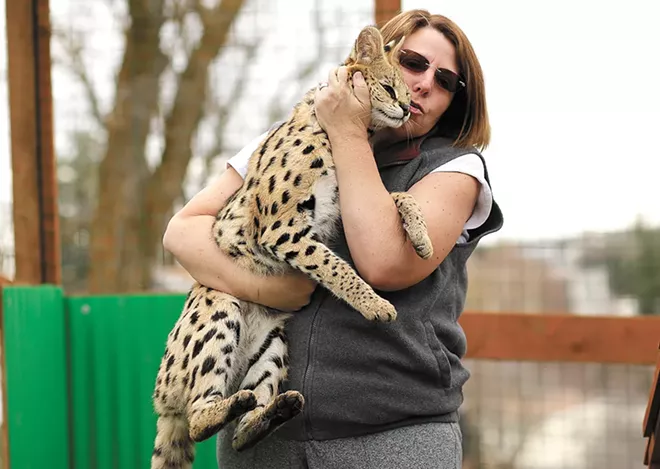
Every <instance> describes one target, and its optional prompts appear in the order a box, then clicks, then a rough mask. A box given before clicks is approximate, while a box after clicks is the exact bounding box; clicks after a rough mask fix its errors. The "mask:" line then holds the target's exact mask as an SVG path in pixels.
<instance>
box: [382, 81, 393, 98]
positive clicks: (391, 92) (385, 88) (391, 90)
mask: <svg viewBox="0 0 660 469" xmlns="http://www.w3.org/2000/svg"><path fill="white" fill-rule="evenodd" d="M381 86H382V87H383V89H384V90H385V91H387V93H388V94H389V95H390V96H391V97H392V99H396V91H394V88H392V87H391V86H390V85H383V84H382V83H381Z"/></svg>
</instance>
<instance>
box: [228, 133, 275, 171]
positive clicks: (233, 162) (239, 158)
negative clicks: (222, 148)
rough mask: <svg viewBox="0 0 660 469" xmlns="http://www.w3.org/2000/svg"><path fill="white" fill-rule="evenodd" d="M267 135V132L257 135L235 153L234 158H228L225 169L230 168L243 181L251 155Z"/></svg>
mask: <svg viewBox="0 0 660 469" xmlns="http://www.w3.org/2000/svg"><path fill="white" fill-rule="evenodd" d="M267 135H268V132H265V133H263V134H261V135H259V136H258V137H257V138H255V139H254V140H252V141H250V142H249V143H248V144H247V145H245V146H244V147H243V148H242V149H241V151H239V152H238V153H236V154H235V155H234V156H232V157H231V158H229V160H228V161H227V167H229V166H231V167H232V168H234V169H235V170H236V172H237V173H238V174H240V175H241V177H242V178H243V179H245V175H246V174H247V171H248V163H249V162H250V157H251V156H252V153H254V151H255V150H256V149H257V148H258V147H259V145H260V144H261V142H263V140H264V138H266V136H267Z"/></svg>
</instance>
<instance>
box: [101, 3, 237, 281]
mask: <svg viewBox="0 0 660 469" xmlns="http://www.w3.org/2000/svg"><path fill="white" fill-rule="evenodd" d="M243 3H244V0H224V1H222V2H221V3H220V5H219V6H217V7H216V8H214V9H212V10H206V9H203V8H201V7H200V8H201V11H200V12H199V13H200V18H201V20H202V24H203V27H204V32H203V36H202V38H201V40H200V43H199V45H198V46H197V48H196V49H195V50H194V51H193V52H192V53H191V56H190V58H189V61H188V66H187V68H186V70H185V71H184V72H183V74H182V75H181V78H180V82H179V87H178V90H177V94H176V96H175V99H174V105H173V107H172V110H171V112H170V115H169V116H168V117H167V119H166V122H165V135H164V140H165V149H164V151H163V154H162V158H161V163H160V165H159V166H158V168H157V169H156V170H155V171H154V173H153V174H150V173H149V170H148V168H147V164H146V160H145V158H144V149H145V144H146V140H147V137H148V135H149V124H150V120H151V118H152V116H154V115H155V113H156V110H157V106H158V88H159V80H160V76H161V74H162V72H163V71H164V69H165V67H166V65H167V62H166V59H165V57H164V56H163V55H162V54H161V53H160V50H159V47H158V43H159V38H158V35H159V31H160V26H161V25H162V18H161V17H157V18H156V19H152V21H151V22H149V21H145V22H147V23H149V24H142V25H140V24H137V26H136V23H139V22H136V21H135V18H136V17H135V16H133V19H134V21H133V23H132V25H131V30H130V31H129V34H127V40H126V52H125V55H124V62H123V64H122V68H121V71H120V73H119V76H118V78H117V97H116V100H115V109H114V110H113V112H112V114H111V115H110V119H109V122H108V148H107V152H106V155H105V158H104V160H103V162H102V163H101V167H100V178H99V183H100V193H99V205H98V208H97V212H96V216H95V218H94V224H93V228H92V242H91V268H90V281H89V290H90V292H92V293H111V292H114V293H125V292H129V291H142V290H145V289H148V288H149V286H150V284H151V280H152V268H153V265H154V261H155V258H156V254H157V252H158V245H159V243H160V239H161V237H162V234H163V230H164V228H165V225H166V223H167V218H168V216H169V213H170V210H171V207H172V204H173V203H174V201H175V200H176V197H177V196H178V195H179V194H180V192H181V185H182V184H183V182H184V179H185V175H186V171H187V168H188V164H189V162H190V159H191V158H192V152H191V141H192V138H193V136H194V134H195V131H196V130H197V127H198V124H199V121H200V119H201V118H202V115H203V110H204V104H205V98H206V90H207V80H208V68H209V66H210V64H211V62H212V61H213V60H214V59H215V57H216V56H217V55H218V53H219V51H220V49H221V48H222V46H223V45H224V44H225V42H226V40H227V37H228V33H229V30H230V28H231V25H232V23H233V21H234V20H235V19H236V17H237V16H238V13H239V11H240V9H241V7H242V6H243ZM160 11H162V9H161V10H159V12H160ZM136 28H137V30H136V31H134V29H136ZM138 36H139V37H138Z"/></svg>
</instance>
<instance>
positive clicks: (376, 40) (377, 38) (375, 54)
mask: <svg viewBox="0 0 660 469" xmlns="http://www.w3.org/2000/svg"><path fill="white" fill-rule="evenodd" d="M383 54H384V46H383V37H382V36H381V35H380V31H379V30H378V29H376V28H375V27H373V26H367V27H366V28H364V29H363V30H362V31H360V34H359V35H358V38H357V39H356V41H355V44H354V45H353V50H352V51H351V55H350V56H349V62H352V63H356V64H362V65H369V64H371V63H373V62H374V61H376V60H378V59H381V58H382V57H383Z"/></svg>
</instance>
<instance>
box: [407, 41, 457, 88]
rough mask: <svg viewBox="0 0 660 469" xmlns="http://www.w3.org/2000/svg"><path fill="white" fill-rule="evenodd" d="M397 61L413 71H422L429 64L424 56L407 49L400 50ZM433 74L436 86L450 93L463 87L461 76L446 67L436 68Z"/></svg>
mask: <svg viewBox="0 0 660 469" xmlns="http://www.w3.org/2000/svg"><path fill="white" fill-rule="evenodd" d="M399 63H400V64H401V66H402V67H404V68H406V69H408V70H410V71H411V72H414V73H424V72H425V71H427V70H428V69H429V67H430V66H431V64H430V63H429V61H428V60H427V59H426V57H424V56H423V55H421V54H418V53H417V52H414V51H411V50H408V49H403V50H401V51H400V53H399ZM434 76H435V82H436V83H437V84H438V86H440V87H441V88H444V89H446V90H447V91H449V92H450V93H455V92H456V91H459V90H462V89H463V88H465V82H464V81H463V80H462V79H461V77H460V76H458V75H457V74H455V73H454V72H452V71H451V70H447V69H446V68H437V69H436V70H435V74H434Z"/></svg>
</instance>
